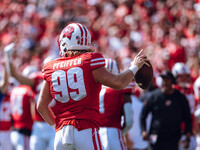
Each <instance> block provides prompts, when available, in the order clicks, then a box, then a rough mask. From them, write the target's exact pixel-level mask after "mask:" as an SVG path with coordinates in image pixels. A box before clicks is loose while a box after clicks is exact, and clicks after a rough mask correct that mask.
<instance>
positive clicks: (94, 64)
mask: <svg viewBox="0 0 200 150" xmlns="http://www.w3.org/2000/svg"><path fill="white" fill-rule="evenodd" d="M91 54H92V57H91V60H90V67H91V69H92V70H94V69H96V68H99V67H102V66H105V64H106V63H105V59H104V57H103V56H102V54H100V53H91Z"/></svg>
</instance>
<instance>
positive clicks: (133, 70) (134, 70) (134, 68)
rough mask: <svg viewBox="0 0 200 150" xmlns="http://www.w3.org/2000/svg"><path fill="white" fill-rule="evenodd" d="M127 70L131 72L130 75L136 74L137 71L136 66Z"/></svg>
mask: <svg viewBox="0 0 200 150" xmlns="http://www.w3.org/2000/svg"><path fill="white" fill-rule="evenodd" d="M129 70H131V71H132V73H133V74H134V75H135V74H136V72H137V71H138V66H136V65H132V66H130V67H129Z"/></svg>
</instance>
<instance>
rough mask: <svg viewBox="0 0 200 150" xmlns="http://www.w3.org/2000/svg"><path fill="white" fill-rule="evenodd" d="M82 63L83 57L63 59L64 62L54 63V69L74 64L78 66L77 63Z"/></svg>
mask: <svg viewBox="0 0 200 150" xmlns="http://www.w3.org/2000/svg"><path fill="white" fill-rule="evenodd" d="M80 64H81V58H78V59H72V60H66V61H63V62H59V63H54V64H53V69H58V68H64V67H68V66H72V65H73V66H76V65H80Z"/></svg>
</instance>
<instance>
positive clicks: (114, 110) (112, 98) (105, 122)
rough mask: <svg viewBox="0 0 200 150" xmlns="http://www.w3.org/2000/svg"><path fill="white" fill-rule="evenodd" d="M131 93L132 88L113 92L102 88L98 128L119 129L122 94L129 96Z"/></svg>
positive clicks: (122, 101)
mask: <svg viewBox="0 0 200 150" xmlns="http://www.w3.org/2000/svg"><path fill="white" fill-rule="evenodd" d="M131 92H132V86H130V87H128V88H125V89H122V90H114V89H112V88H109V87H106V86H103V88H102V90H101V92H100V98H99V101H100V104H99V111H100V119H99V120H100V127H114V128H118V129H121V117H122V115H123V105H124V94H126V93H129V94H130V93H131Z"/></svg>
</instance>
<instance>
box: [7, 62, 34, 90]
mask: <svg viewBox="0 0 200 150" xmlns="http://www.w3.org/2000/svg"><path fill="white" fill-rule="evenodd" d="M9 64H10V73H11V75H12V76H13V77H14V78H15V79H16V80H17V81H19V82H20V83H21V84H23V85H28V86H30V87H32V86H33V85H34V79H31V78H29V77H26V76H23V75H22V73H21V72H20V71H19V70H17V68H16V67H15V66H14V65H13V64H12V63H9Z"/></svg>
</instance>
